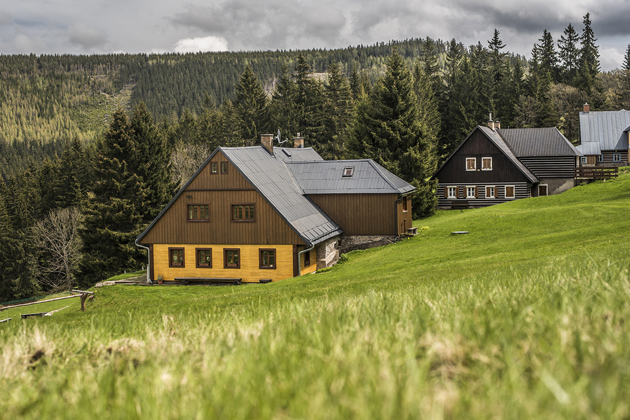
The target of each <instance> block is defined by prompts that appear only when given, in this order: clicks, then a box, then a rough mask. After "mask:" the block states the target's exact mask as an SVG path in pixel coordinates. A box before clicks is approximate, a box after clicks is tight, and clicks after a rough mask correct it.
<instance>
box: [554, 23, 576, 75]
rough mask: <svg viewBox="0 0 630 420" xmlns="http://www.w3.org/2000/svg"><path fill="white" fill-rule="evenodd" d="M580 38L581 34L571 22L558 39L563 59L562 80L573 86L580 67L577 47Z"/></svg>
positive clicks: (561, 58)
mask: <svg viewBox="0 0 630 420" xmlns="http://www.w3.org/2000/svg"><path fill="white" fill-rule="evenodd" d="M579 40H580V37H579V35H578V34H577V32H576V31H575V28H574V27H573V25H572V24H570V23H569V26H567V27H566V29H565V30H564V34H563V35H562V36H561V37H560V39H559V40H558V48H559V49H560V54H559V55H560V60H561V61H562V75H561V80H562V82H564V83H566V84H568V85H571V86H575V81H576V77H577V69H578V67H579V50H578V47H577V44H578V42H579Z"/></svg>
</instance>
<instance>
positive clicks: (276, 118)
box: [270, 65, 299, 136]
mask: <svg viewBox="0 0 630 420" xmlns="http://www.w3.org/2000/svg"><path fill="white" fill-rule="evenodd" d="M296 90H297V89H296V86H295V83H293V81H292V80H291V76H290V74H289V69H288V67H287V66H286V65H283V66H282V70H281V72H280V78H279V80H278V83H277V84H276V89H275V91H274V92H273V95H272V97H271V105H270V110H271V121H272V129H273V130H276V129H278V130H280V131H281V133H283V135H284V136H291V135H292V133H297V132H298V131H299V128H298V126H299V125H298V117H297V111H296V107H295V106H294V103H295V96H296ZM273 130H272V131H273Z"/></svg>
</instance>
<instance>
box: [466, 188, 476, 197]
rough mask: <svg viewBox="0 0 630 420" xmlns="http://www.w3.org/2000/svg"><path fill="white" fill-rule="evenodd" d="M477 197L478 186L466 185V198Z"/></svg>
mask: <svg viewBox="0 0 630 420" xmlns="http://www.w3.org/2000/svg"><path fill="white" fill-rule="evenodd" d="M475 197H477V187H466V198H475Z"/></svg>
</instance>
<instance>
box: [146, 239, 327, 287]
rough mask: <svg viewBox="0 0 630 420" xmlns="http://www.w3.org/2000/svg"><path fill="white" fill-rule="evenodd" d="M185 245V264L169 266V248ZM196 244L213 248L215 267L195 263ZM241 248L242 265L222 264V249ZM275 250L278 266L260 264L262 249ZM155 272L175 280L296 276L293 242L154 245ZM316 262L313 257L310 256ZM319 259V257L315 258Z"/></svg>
mask: <svg viewBox="0 0 630 420" xmlns="http://www.w3.org/2000/svg"><path fill="white" fill-rule="evenodd" d="M169 248H184V265H185V266H184V267H169V266H168V262H169V260H168V249H169ZM196 248H212V268H197V267H196V265H197V264H196V256H195V249H196ZM224 248H239V249H240V250H241V252H240V257H241V268H238V269H236V268H223V265H224V262H223V249H224ZM261 248H264V249H269V248H272V249H275V250H276V260H277V261H276V268H275V269H260V268H259V250H260V249H261ZM153 258H154V263H153V273H154V280H157V279H158V276H159V275H162V278H163V280H165V281H168V280H174V279H175V278H176V277H213V278H241V279H243V282H255V283H258V281H259V280H260V279H271V280H272V281H278V280H284V279H288V278H290V277H293V246H292V245H177V244H155V245H153ZM311 262H313V260H311ZM315 263H316V261H315Z"/></svg>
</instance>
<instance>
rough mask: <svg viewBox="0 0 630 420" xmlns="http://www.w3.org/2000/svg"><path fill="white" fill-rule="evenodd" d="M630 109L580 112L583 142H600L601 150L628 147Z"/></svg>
mask: <svg viewBox="0 0 630 420" xmlns="http://www.w3.org/2000/svg"><path fill="white" fill-rule="evenodd" d="M629 129H630V111H626V110H623V109H622V110H621V111H591V112H580V139H581V142H582V144H585V143H588V142H596V143H599V147H600V149H601V150H622V149H627V148H628V135H627V134H625V133H626V132H627V131H628V130H629Z"/></svg>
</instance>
